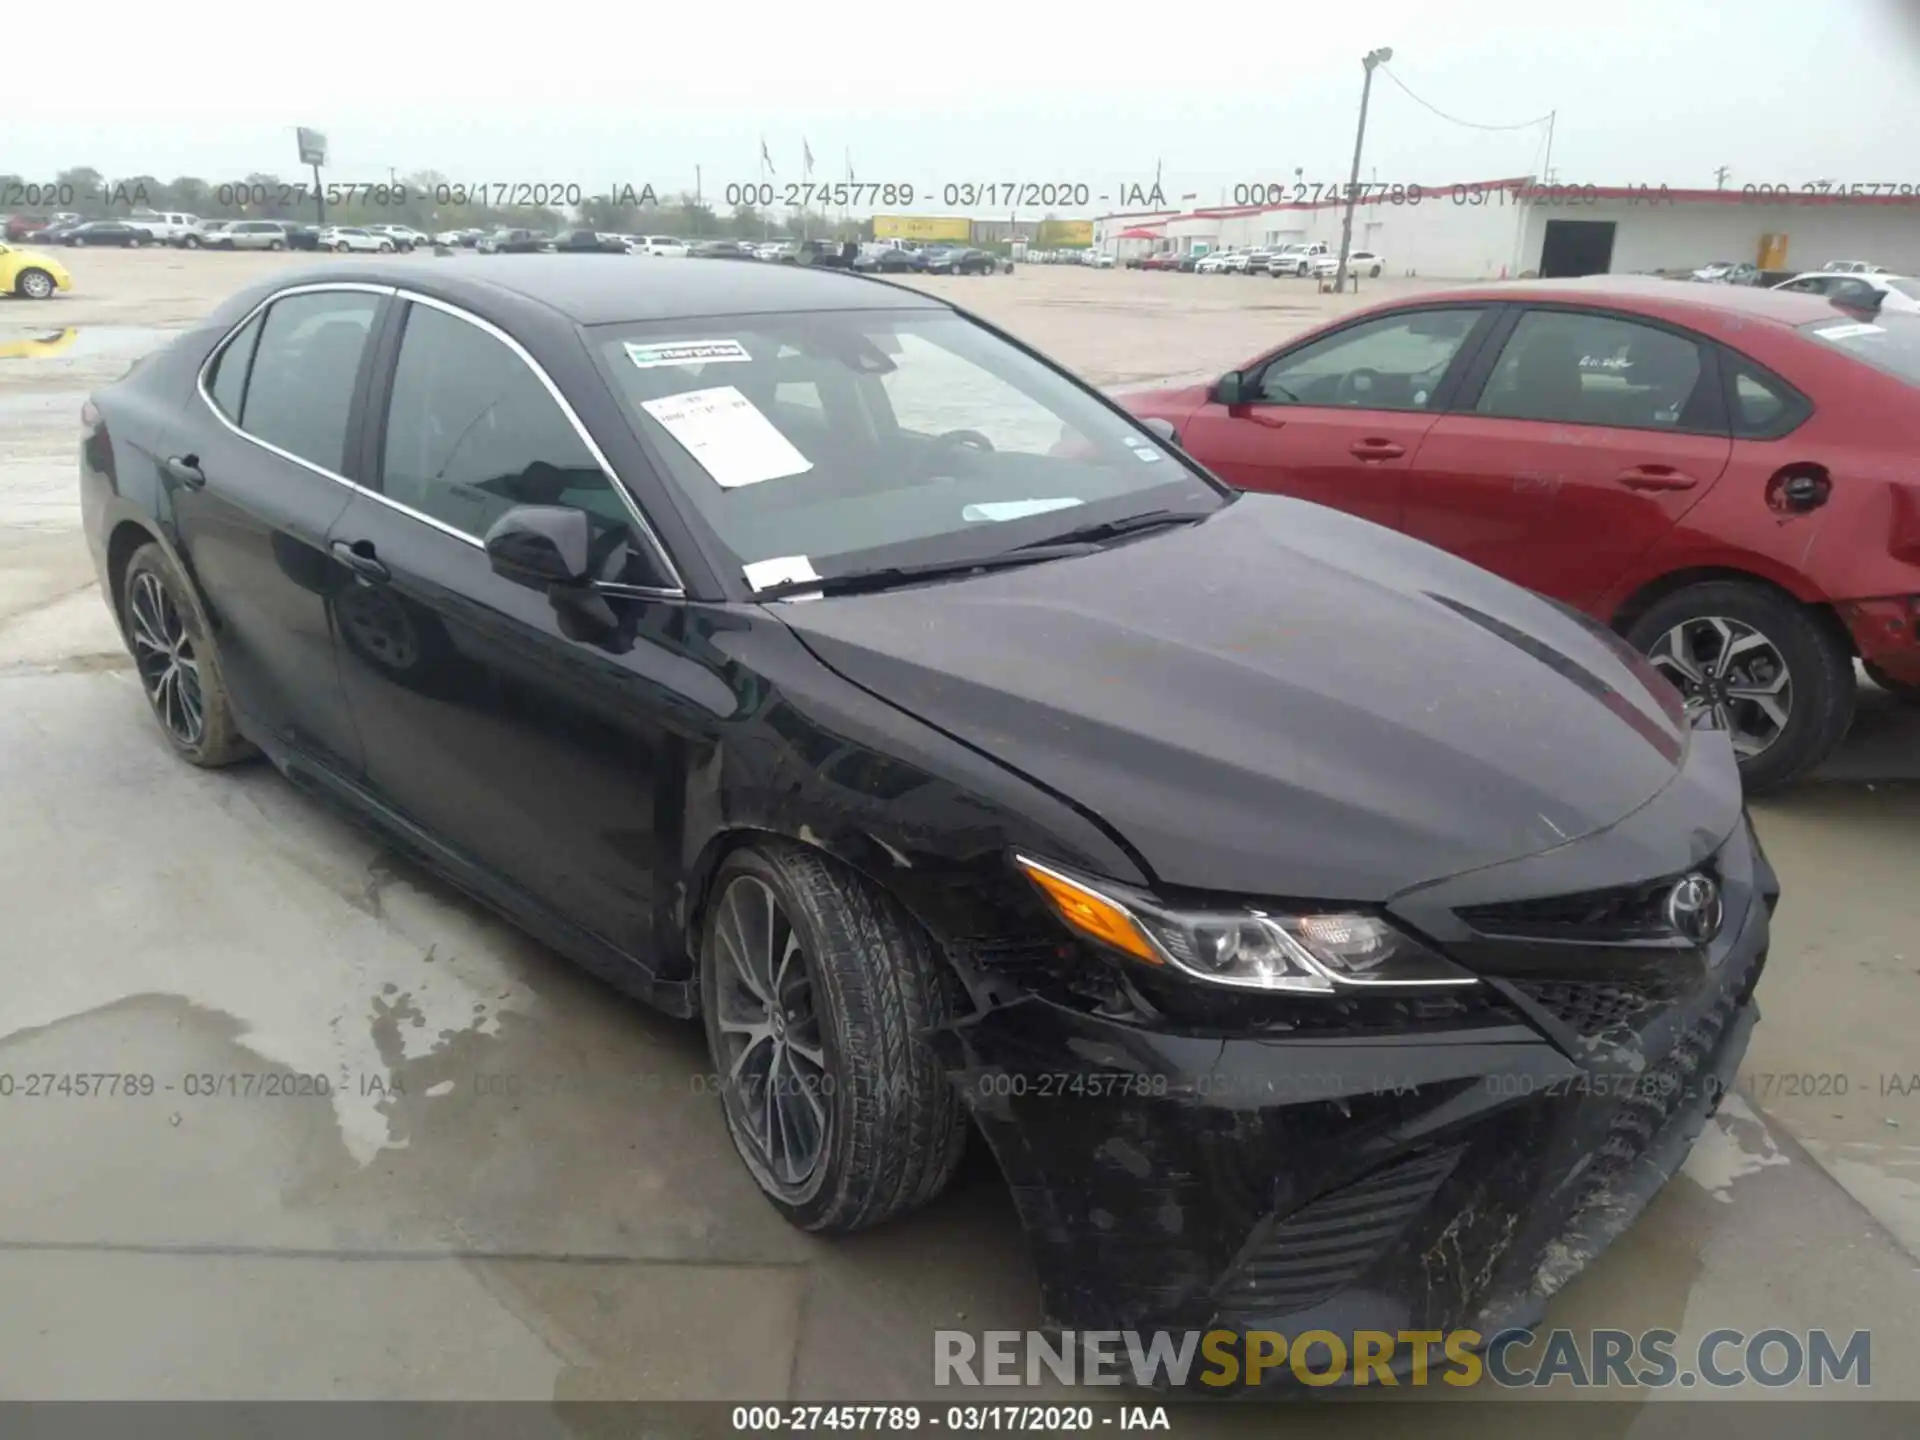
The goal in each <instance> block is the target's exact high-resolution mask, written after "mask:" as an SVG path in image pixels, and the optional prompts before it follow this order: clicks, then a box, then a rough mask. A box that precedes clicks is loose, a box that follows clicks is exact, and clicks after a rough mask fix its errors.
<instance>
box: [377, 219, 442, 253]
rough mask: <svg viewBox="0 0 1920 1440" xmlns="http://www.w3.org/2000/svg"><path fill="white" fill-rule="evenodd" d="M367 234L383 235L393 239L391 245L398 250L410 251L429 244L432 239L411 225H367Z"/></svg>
mask: <svg viewBox="0 0 1920 1440" xmlns="http://www.w3.org/2000/svg"><path fill="white" fill-rule="evenodd" d="M365 228H366V230H367V231H368V233H369V234H373V235H384V236H386V237H387V238H388V239H389V240H391V241H393V247H394V249H396V250H400V251H403V252H404V251H412V250H413V249H415V248H416V247H417V246H421V245H430V244H432V243H433V242H432V239H431V238H430V237H429V236H427V235H425V234H424V233H422V232H421V231H419V230H416V229H414V228H413V227H412V226H411V225H385V224H383V225H368V226H366V227H365Z"/></svg>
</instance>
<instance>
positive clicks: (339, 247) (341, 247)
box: [333, 240, 353, 255]
mask: <svg viewBox="0 0 1920 1440" xmlns="http://www.w3.org/2000/svg"><path fill="white" fill-rule="evenodd" d="M352 248H353V247H352V246H351V245H349V244H348V243H347V242H346V241H344V240H336V241H334V242H333V249H334V253H335V254H337V255H344V254H346V253H347V252H348V251H349V250H351V249H352Z"/></svg>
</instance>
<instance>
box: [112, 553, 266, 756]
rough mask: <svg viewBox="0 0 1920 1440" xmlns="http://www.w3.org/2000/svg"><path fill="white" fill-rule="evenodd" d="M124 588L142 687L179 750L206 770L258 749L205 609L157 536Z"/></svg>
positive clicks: (136, 559)
mask: <svg viewBox="0 0 1920 1440" xmlns="http://www.w3.org/2000/svg"><path fill="white" fill-rule="evenodd" d="M120 594H121V602H120V618H121V628H122V630H123V632H124V633H125V635H126V640H127V649H128V650H129V651H130V652H131V653H132V655H133V663H134V670H135V673H136V674H137V675H138V676H139V678H140V688H141V690H142V692H143V693H144V694H145V695H146V697H147V704H148V706H149V707H150V708H151V709H152V711H153V716H154V719H156V720H157V721H159V722H160V731H161V733H162V734H164V735H165V736H166V737H167V740H168V742H169V743H170V744H171V745H172V746H173V748H174V751H175V752H176V753H177V754H178V755H179V756H180V758H181V759H183V760H185V761H186V762H187V763H188V764H190V765H199V766H202V767H204V768H206V769H214V768H216V767H218V766H221V765H231V764H233V762H234V761H236V760H244V759H246V758H247V757H248V756H249V755H251V754H253V747H252V746H251V745H249V744H248V743H247V741H246V739H245V738H244V737H243V736H242V735H241V734H240V728H239V726H238V725H237V724H236V723H235V722H234V718H233V705H232V702H231V700H230V699H229V697H228V694H227V684H226V680H225V678H224V677H223V676H222V674H221V672H220V656H219V653H218V652H217V651H216V650H215V648H214V645H213V641H212V639H211V638H210V637H209V636H208V634H207V627H206V622H205V619H204V618H203V617H202V615H201V613H200V607H199V606H198V605H197V604H196V603H195V601H194V597H193V592H192V590H191V589H190V588H189V587H188V585H187V582H186V580H185V579H183V578H182V577H181V575H180V573H179V572H178V571H177V570H175V569H174V566H173V562H172V561H171V560H169V559H168V558H167V554H166V551H164V550H162V549H161V548H160V547H159V546H158V545H157V544H154V543H152V542H151V541H149V542H148V543H147V544H145V545H142V546H141V547H140V548H139V549H138V550H136V551H134V552H133V556H132V558H131V559H130V560H128V562H127V570H126V574H125V576H124V577H123V578H122V580H121V586H120Z"/></svg>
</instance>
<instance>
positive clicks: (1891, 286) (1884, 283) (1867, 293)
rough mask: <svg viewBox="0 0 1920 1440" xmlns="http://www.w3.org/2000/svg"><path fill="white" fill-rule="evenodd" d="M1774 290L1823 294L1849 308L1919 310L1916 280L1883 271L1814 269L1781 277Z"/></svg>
mask: <svg viewBox="0 0 1920 1440" xmlns="http://www.w3.org/2000/svg"><path fill="white" fill-rule="evenodd" d="M1773 288H1774V289H1775V290H1793V291H1798V292H1799V293H1801V294H1805V295H1824V296H1825V297H1826V298H1827V299H1829V300H1831V301H1832V302H1833V303H1834V304H1836V305H1844V306H1846V307H1847V308H1848V309H1849V310H1886V311H1889V312H1899V311H1908V312H1912V311H1920V281H1915V280H1910V279H1908V278H1907V277H1906V276H1904V275H1889V274H1887V273H1886V272H1884V271H1881V270H1878V269H1875V270H1874V271H1871V272H1867V271H1853V272H1841V273H1833V272H1829V271H1824V270H1822V271H1815V272H1813V273H1811V274H1807V275H1796V276H1794V277H1793V279H1791V280H1782V281H1781V282H1780V283H1779V284H1778V285H1775V286H1774V287H1773Z"/></svg>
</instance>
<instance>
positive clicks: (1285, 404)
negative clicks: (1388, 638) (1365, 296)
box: [1180, 305, 1491, 525]
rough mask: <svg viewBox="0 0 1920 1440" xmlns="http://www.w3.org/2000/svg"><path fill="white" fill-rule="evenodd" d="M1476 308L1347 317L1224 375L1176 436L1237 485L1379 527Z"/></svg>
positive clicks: (1458, 367)
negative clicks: (1335, 326) (1306, 502)
mask: <svg viewBox="0 0 1920 1440" xmlns="http://www.w3.org/2000/svg"><path fill="white" fill-rule="evenodd" d="M1490 318H1491V317H1490V313H1489V311H1488V308H1487V307H1485V306H1472V305H1432V306H1421V307H1418V308H1415V309H1410V310H1397V311H1394V312H1392V313H1389V314H1386V315H1377V314H1376V315H1373V316H1371V317H1367V318H1363V319H1360V320H1356V321H1355V322H1353V323H1352V324H1350V325H1346V326H1342V327H1341V328H1340V329H1337V330H1334V331H1331V332H1325V333H1322V334H1320V335H1317V336H1315V337H1313V338H1311V339H1308V340H1306V341H1304V342H1303V343H1301V344H1299V345H1297V346H1294V347H1291V348H1289V349H1285V350H1282V351H1279V352H1278V353H1277V354H1275V355H1272V356H1269V357H1268V358H1266V359H1265V360H1263V361H1260V362H1258V363H1257V364H1255V365H1252V366H1250V367H1248V368H1247V369H1245V370H1243V371H1239V372H1237V373H1236V374H1235V375H1233V376H1230V377H1228V378H1227V379H1226V380H1225V381H1223V382H1222V384H1223V387H1224V389H1225V395H1224V400H1225V401H1226V403H1223V397H1222V390H1221V389H1219V388H1216V390H1215V391H1214V392H1213V396H1214V398H1210V399H1208V401H1207V402H1206V403H1205V404H1204V405H1202V406H1200V408H1199V409H1197V410H1196V411H1194V413H1193V414H1192V415H1191V416H1190V417H1189V418H1188V419H1187V420H1186V421H1185V422H1184V423H1182V424H1181V426H1180V443H1181V444H1182V445H1183V446H1184V447H1185V448H1186V450H1187V451H1188V453H1190V454H1192V455H1193V456H1195V457H1196V458H1197V459H1198V460H1199V461H1200V462H1201V463H1202V464H1203V465H1206V466H1207V467H1208V468H1209V469H1211V470H1212V471H1213V472H1214V473H1215V474H1217V475H1219V476H1220V477H1221V478H1222V479H1224V480H1226V481H1228V482H1229V483H1231V484H1234V485H1238V486H1240V487H1241V488H1242V489H1246V490H1265V491H1270V492H1272V493H1274V494H1278V495H1291V496H1294V497H1296V498H1298V499H1301V500H1311V501H1313V502H1315V503H1316V504H1321V505H1330V506H1332V507H1334V508H1335V509H1338V510H1345V511H1347V512H1349V513H1350V514H1354V515H1359V516H1361V517H1362V518H1364V519H1367V520H1372V521H1375V522H1377V523H1379V524H1382V525H1397V524H1399V523H1400V508H1401V488H1402V485H1403V482H1404V480H1405V478H1406V475H1407V470H1408V467H1409V466H1410V465H1411V464H1412V462H1413V457H1414V454H1415V452H1417V451H1418V450H1419V448H1420V445H1421V441H1422V439H1423V438H1424V437H1425V436H1426V434H1427V431H1428V429H1429V428H1430V427H1431V426H1432V425H1433V423H1434V422H1435V420H1436V419H1437V418H1439V415H1440V412H1441V407H1442V405H1443V404H1444V403H1445V400H1446V397H1447V393H1448V385H1449V384H1450V383H1451V382H1452V381H1454V380H1455V379H1456V377H1457V375H1458V374H1460V373H1461V372H1463V371H1464V369H1465V365H1464V360H1465V358H1466V356H1467V353H1468V350H1469V341H1470V340H1472V341H1477V340H1478V339H1479V337H1480V335H1481V334H1482V333H1483V332H1484V331H1485V330H1486V329H1488V328H1490Z"/></svg>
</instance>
